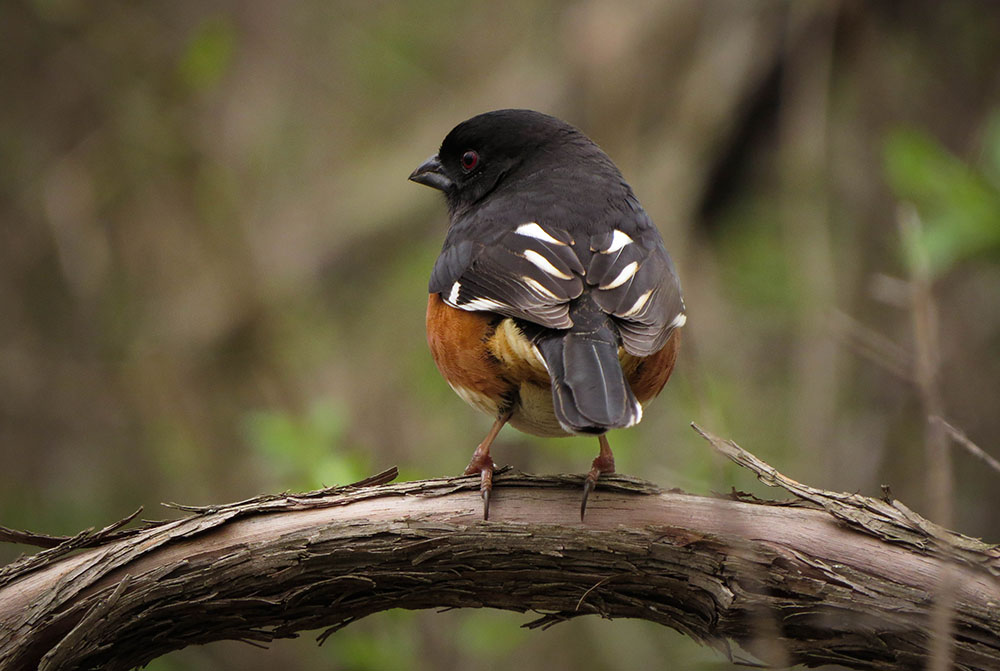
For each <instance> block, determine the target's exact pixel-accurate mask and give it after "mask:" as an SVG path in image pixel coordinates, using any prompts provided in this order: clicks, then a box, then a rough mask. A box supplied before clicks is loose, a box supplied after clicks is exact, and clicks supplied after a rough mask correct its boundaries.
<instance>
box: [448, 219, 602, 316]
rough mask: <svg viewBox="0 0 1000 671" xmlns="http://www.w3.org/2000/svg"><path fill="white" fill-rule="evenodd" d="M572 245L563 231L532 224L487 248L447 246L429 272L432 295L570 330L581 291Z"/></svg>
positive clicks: (470, 307) (465, 243)
mask: <svg viewBox="0 0 1000 671" xmlns="http://www.w3.org/2000/svg"><path fill="white" fill-rule="evenodd" d="M576 245H577V242H576V241H575V240H573V238H572V237H571V236H570V235H569V234H568V233H567V232H566V231H563V230H562V229H559V228H555V227H552V226H545V227H542V226H540V225H539V224H537V223H535V222H527V223H525V224H522V225H520V226H518V227H517V228H516V229H514V230H513V231H509V232H506V233H504V234H502V235H501V236H500V237H498V238H497V239H496V240H494V241H493V242H489V243H481V242H474V241H471V240H466V241H459V242H455V243H453V244H446V246H445V249H444V251H443V252H442V254H441V256H440V257H439V258H438V261H437V263H436V264H435V266H434V271H433V272H432V273H431V282H430V290H431V292H434V293H440V294H441V297H442V298H443V299H444V302H445V303H447V304H448V305H451V306H452V307H456V308H461V309H463V310H472V311H480V310H483V311H488V312H496V313H499V314H502V315H506V316H508V317H517V318H519V319H524V320H526V321H529V322H533V323H535V324H539V325H541V326H545V327H548V328H556V329H565V328H569V327H570V326H572V325H573V322H572V321H571V320H570V317H569V302H570V301H571V300H573V299H574V298H577V297H579V296H580V294H582V293H583V288H584V282H583V275H584V266H583V263H582V262H581V261H580V258H579V256H578V254H577V252H576V250H575V247H576Z"/></svg>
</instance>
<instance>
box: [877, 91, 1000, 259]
mask: <svg viewBox="0 0 1000 671" xmlns="http://www.w3.org/2000/svg"><path fill="white" fill-rule="evenodd" d="M981 156H982V159H983V160H982V161H981V165H979V166H977V165H972V164H969V163H967V162H965V161H963V160H961V159H960V158H958V157H957V156H955V155H954V154H952V153H951V152H949V151H948V150H947V149H945V148H944V147H943V146H942V145H941V143H940V142H937V141H936V140H935V139H934V138H933V137H931V136H930V135H929V134H928V133H926V132H924V131H920V130H916V129H912V128H907V129H899V130H895V131H893V132H892V133H891V134H890V135H889V137H888V139H887V141H886V148H885V160H886V170H887V172H888V177H889V183H890V185H891V186H892V188H893V191H894V192H895V193H896V194H897V196H898V197H899V198H900V199H903V200H908V201H911V202H913V203H914V204H915V205H916V206H917V208H918V209H919V210H920V212H921V215H922V218H923V220H924V222H925V227H924V228H923V229H922V232H921V235H920V239H919V240H917V241H914V244H919V245H921V247H922V248H923V249H924V250H925V253H926V254H927V255H928V257H929V260H930V265H931V270H932V271H933V272H934V273H935V274H936V275H939V276H940V275H943V274H945V273H947V272H948V271H950V270H952V269H953V268H954V267H955V266H956V265H957V264H959V263H961V262H963V261H968V260H971V259H975V258H976V257H980V256H984V257H989V258H992V259H993V260H997V259H1000V111H996V112H993V115H992V116H991V117H990V119H989V121H988V122H987V125H986V130H985V132H984V133H983V147H982V153H981ZM916 253H918V252H916V251H915V250H912V249H911V250H907V256H908V258H910V259H912V257H913V255H914V254H916ZM911 263H912V261H911Z"/></svg>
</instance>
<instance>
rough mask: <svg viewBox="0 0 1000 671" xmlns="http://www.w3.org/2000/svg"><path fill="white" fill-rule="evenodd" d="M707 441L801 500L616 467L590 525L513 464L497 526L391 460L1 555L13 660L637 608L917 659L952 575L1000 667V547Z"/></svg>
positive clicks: (797, 648) (455, 493) (978, 637)
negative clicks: (424, 615) (431, 618)
mask: <svg viewBox="0 0 1000 671" xmlns="http://www.w3.org/2000/svg"><path fill="white" fill-rule="evenodd" d="M704 435H706V438H707V439H708V440H709V441H710V442H712V444H713V445H715V447H716V448H717V449H719V450H721V451H722V452H723V453H725V454H726V455H727V456H729V457H730V458H731V459H733V460H734V461H736V462H737V463H741V464H742V465H744V466H746V467H747V468H750V469H751V470H753V471H754V472H755V473H757V474H758V476H759V477H760V478H761V479H762V480H764V481H765V482H767V483H768V484H772V485H778V486H782V487H785V488H786V489H788V490H789V491H792V492H793V493H794V494H796V496H797V497H799V498H798V499H797V500H796V501H795V502H793V503H792V504H788V503H785V504H776V503H774V502H766V501H757V500H755V499H748V498H747V497H744V496H733V497H729V498H708V497H702V496H692V495H689V494H684V493H680V492H664V491H661V490H659V489H657V488H656V487H655V486H653V485H650V484H649V483H646V482H642V481H640V480H636V479H633V478H628V477H623V476H613V477H608V478H607V479H605V478H603V477H602V479H601V483H600V485H599V486H598V489H597V491H596V492H595V494H594V495H592V500H591V503H590V505H589V506H588V512H587V520H586V523H583V524H581V523H580V522H579V495H580V487H581V482H582V479H581V478H580V477H578V476H534V475H527V474H520V473H504V474H501V475H498V476H497V479H496V483H495V490H494V493H495V497H494V501H493V503H492V504H491V520H490V521H489V522H483V521H481V520H480V519H479V517H480V515H481V511H482V506H481V502H480V499H479V496H478V491H477V489H478V480H477V479H476V478H450V479H439V480H427V481H420V482H403V483H395V484H384V482H385V481H386V480H389V479H391V478H392V477H394V475H395V473H394V472H387V473H385V474H380V475H379V476H376V477H374V478H372V479H369V480H368V481H366V482H363V483H359V484H358V485H356V486H351V487H345V488H339V489H331V490H324V491H320V492H313V493H309V494H304V495H290V494H284V495H278V496H265V497H260V498H257V499H253V500H249V501H244V502H240V503H235V504H229V505H220V506H213V507H209V508H197V509H196V508H185V510H186V511H187V512H188V513H189V515H188V516H186V517H183V518H181V519H178V520H172V521H168V522H161V523H156V524H151V525H149V526H148V527H147V528H143V529H137V530H121V529H118V528H117V525H112V527H109V528H107V529H104V530H102V531H101V532H97V533H96V534H81V535H78V536H76V537H74V538H72V539H68V540H66V541H65V542H63V543H62V544H60V545H58V546H57V547H54V548H52V549H49V550H44V551H42V552H39V553H38V554H36V555H33V556H30V557H26V558H23V559H21V560H19V561H18V562H15V563H14V564H11V565H9V566H7V567H5V568H3V569H0V668H3V669H35V668H41V669H50V670H52V669H60V670H63V669H97V668H100V669H112V670H114V669H127V668H131V667H133V666H135V665H139V664H143V663H145V662H148V661H149V660H151V659H153V658H155V657H157V656H158V655H161V654H163V653H165V652H168V651H170V650H175V649H178V648H182V647H185V646H187V645H191V644H195V643H205V642H208V641H213V640H219V639H242V640H249V641H269V640H272V639H274V638H280V637H289V636H293V635H295V632H297V631H301V630H304V629H313V628H317V627H328V628H329V630H328V631H329V632H333V631H336V630H337V629H339V628H341V627H344V626H346V625H348V624H350V623H351V622H354V621H355V620H357V619H360V618H362V617H364V616H366V615H369V614H371V613H375V612H378V611H382V610H386V609H389V608H410V609H416V608H437V607H491V608H502V609H506V610H513V611H519V612H524V611H534V612H536V613H538V617H537V618H536V619H534V621H532V622H530V623H529V624H528V626H548V625H551V624H554V623H557V622H559V621H561V620H565V619H569V618H572V617H577V616H580V615H585V614H591V613H597V614H600V615H603V616H606V617H635V618H643V619H646V620H651V621H653V622H658V623H661V624H664V625H667V626H669V627H672V628H674V629H677V630H679V631H681V632H684V633H686V634H688V635H690V636H692V637H694V638H695V639H697V640H699V641H703V642H707V643H711V644H713V645H716V646H719V647H721V648H725V647H726V645H727V642H728V641H730V640H733V641H737V642H739V643H740V644H742V645H743V646H745V647H746V648H747V649H748V650H750V651H751V652H753V653H755V654H756V655H758V656H760V657H761V658H762V659H765V660H772V661H774V660H790V661H795V662H800V663H805V664H810V665H816V664H822V663H839V664H843V665H845V666H849V667H852V668H858V669H879V670H901V669H913V668H921V667H922V666H923V664H924V662H925V661H926V655H927V642H928V633H927V631H926V627H927V622H928V617H929V612H930V609H931V605H932V601H933V599H932V595H933V594H934V593H935V589H936V588H937V587H936V586H937V585H938V584H939V583H940V581H941V580H943V579H946V578H947V579H948V580H950V581H951V582H950V584H953V585H954V592H953V602H954V606H955V613H954V618H955V627H954V630H955V632H956V638H955V641H954V659H955V661H956V668H958V669H966V670H971V669H1000V580H998V578H997V576H998V575H1000V552H998V550H997V548H996V547H995V546H989V545H986V544H983V543H980V542H979V541H976V540H974V539H970V538H966V537H963V536H960V535H958V534H954V533H952V532H949V531H946V530H944V529H941V528H938V527H936V526H935V525H933V524H930V523H929V522H927V521H926V520H923V519H922V518H920V517H919V516H917V515H916V514H915V513H913V512H912V511H910V510H909V509H907V508H905V507H904V506H902V505H900V504H899V503H897V502H892V501H879V500H875V499H870V498H867V497H863V496H860V495H857V494H838V493H834V492H824V491H822V490H817V489H813V488H810V487H807V486H805V485H801V484H800V483H796V482H794V481H792V480H790V479H788V478H785V477H784V476H782V475H781V474H780V473H777V472H776V471H775V470H774V469H773V468H771V467H770V466H768V465H767V464H765V463H763V462H761V461H760V460H758V459H756V458H755V457H753V455H750V454H749V453H747V452H745V451H744V450H742V449H741V448H739V447H738V446H736V445H735V444H733V443H729V442H726V441H721V440H719V439H718V438H715V437H714V436H709V435H707V434H704ZM28 537H30V535H28ZM25 538H27V537H25ZM39 538H40V539H41V538H43V537H39ZM40 542H41V541H40ZM46 542H50V541H46Z"/></svg>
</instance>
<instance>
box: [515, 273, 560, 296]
mask: <svg viewBox="0 0 1000 671" xmlns="http://www.w3.org/2000/svg"><path fill="white" fill-rule="evenodd" d="M521 281H522V282H524V283H525V284H527V285H528V287H530V288H531V290H532V291H534V292H535V293H536V294H538V295H539V296H541V297H542V298H548V299H551V300H554V301H556V300H559V297H558V296H556V295H555V294H554V293H552V292H551V291H549V290H548V289H546V288H545V286H544V285H543V284H542V283H541V282H539V281H538V280H536V279H534V278H532V277H528V276H527V275H524V276H523V277H522V278H521Z"/></svg>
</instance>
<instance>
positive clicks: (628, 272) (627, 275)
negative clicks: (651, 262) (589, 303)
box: [598, 261, 639, 289]
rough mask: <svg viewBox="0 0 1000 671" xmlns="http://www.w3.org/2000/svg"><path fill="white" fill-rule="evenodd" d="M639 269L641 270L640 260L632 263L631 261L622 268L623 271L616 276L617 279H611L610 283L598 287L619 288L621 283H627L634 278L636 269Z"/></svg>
mask: <svg viewBox="0 0 1000 671" xmlns="http://www.w3.org/2000/svg"><path fill="white" fill-rule="evenodd" d="M637 270H639V262H638V261H633V262H632V263H630V264H628V265H627V266H625V267H624V268H622V271H621V272H620V273H618V277H616V278H615V279H613V280H611V282H610V283H608V284H605V285H604V286H603V287H598V288H599V289H617V288H618V287H620V286H621V285H623V284H625V283H626V282H628V281H629V280H630V279H632V277H633V276H634V275H635V271H637Z"/></svg>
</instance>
